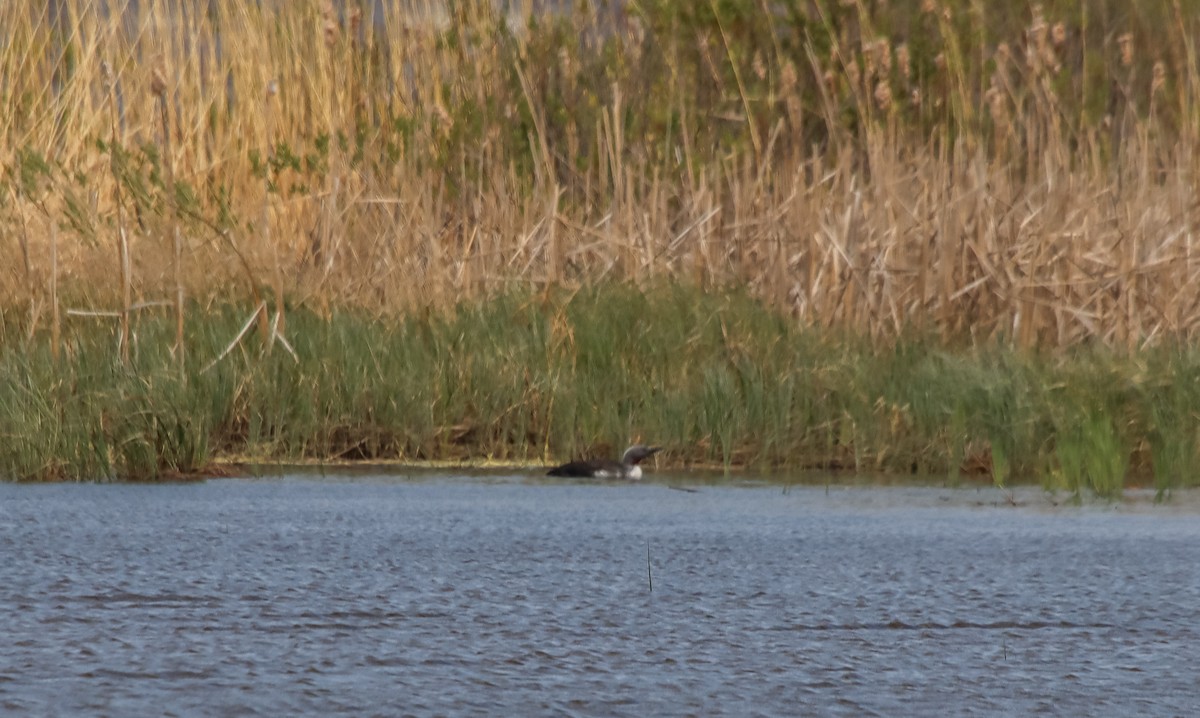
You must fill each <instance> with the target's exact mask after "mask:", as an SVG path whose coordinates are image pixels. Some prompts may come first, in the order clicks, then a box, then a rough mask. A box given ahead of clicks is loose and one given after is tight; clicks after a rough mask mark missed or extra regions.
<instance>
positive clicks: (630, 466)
mask: <svg viewBox="0 0 1200 718" xmlns="http://www.w3.org/2000/svg"><path fill="white" fill-rule="evenodd" d="M660 451H662V447H661V446H643V445H642V444H634V445H633V446H631V447H629V448H628V449H626V450H625V455H624V456H622V457H621V460H620V461H619V462H618V461H608V460H606V459H602V460H599V461H572V462H569V463H566V464H563V465H562V466H556V467H554V468H553V469H550V471H548V472H547V473H546V475H547V476H573V477H589V478H593V479H640V478H642V467H640V466H638V464H639V463H641V461H642V460H643V459H645V458H647V457H650V456H653V455H655V454H657V453H658V452H660Z"/></svg>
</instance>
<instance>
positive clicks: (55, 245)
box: [0, 0, 1200, 490]
mask: <svg viewBox="0 0 1200 718" xmlns="http://www.w3.org/2000/svg"><path fill="white" fill-rule="evenodd" d="M107 7H109V6H105V5H104V4H99V3H92V2H85V1H84V0H61V1H60V2H55V3H43V2H33V1H31V2H11V3H4V4H3V6H2V7H0V28H3V29H2V30H0V74H2V76H3V78H4V83H3V85H2V87H0V93H3V98H2V99H3V102H0V146H2V147H4V148H5V154H4V156H3V168H4V176H3V184H4V186H3V188H2V189H3V191H2V192H0V223H3V226H4V235H5V236H6V237H8V239H7V240H6V241H4V242H3V243H0V267H2V269H0V280H2V281H0V308H2V313H0V317H2V318H3V323H2V324H0V342H2V343H3V353H4V358H3V361H4V371H5V372H6V375H5V376H6V378H5V381H6V382H7V387H6V389H5V392H6V395H5V398H4V400H3V401H2V402H0V404H3V405H4V406H3V408H4V411H5V412H7V417H6V418H5V419H4V421H5V422H6V424H7V427H6V429H5V430H4V431H5V437H6V440H7V441H6V446H5V447H4V449H2V450H0V451H3V452H5V456H6V459H5V462H6V467H7V473H8V474H10V475H13V476H22V477H32V476H109V475H113V474H120V475H133V476H153V475H157V474H159V473H161V472H162V471H166V470H171V469H178V470H188V469H189V468H194V467H196V466H199V465H201V464H203V462H204V461H205V460H206V459H207V458H209V457H211V456H213V455H214V454H219V453H222V452H227V451H243V450H254V451H261V452H264V453H265V454H267V455H270V456H301V455H303V456H314V457H330V456H352V455H360V454H361V455H362V456H364V457H368V456H376V455H377V456H390V457H396V458H411V457H426V458H434V457H447V456H460V455H471V456H481V455H483V456H488V455H490V456H505V457H518V458H522V459H527V458H533V457H539V458H540V457H545V456H549V455H554V456H562V455H563V454H565V453H568V452H572V451H575V450H580V449H585V448H592V449H595V448H597V447H598V445H599V444H601V443H604V442H611V443H612V444H613V445H620V444H623V443H624V442H625V440H626V439H628V438H630V437H632V436H634V435H640V436H646V437H653V438H654V440H655V441H663V442H674V444H673V445H674V446H676V447H678V448H677V450H676V453H675V454H674V457H675V459H676V460H678V461H681V462H686V461H715V462H718V463H720V464H723V465H734V464H737V465H742V464H751V465H754V464H758V465H779V466H781V465H785V464H786V465H793V466H795V465H835V464H836V465H842V466H849V467H856V468H861V467H864V466H871V467H879V468H885V469H889V470H898V471H905V472H908V471H912V470H914V469H915V470H920V471H924V470H931V471H935V472H942V471H945V472H947V473H952V472H954V471H957V469H958V468H959V467H961V466H963V465H964V462H966V463H968V464H970V463H971V461H972V457H974V458H975V459H977V461H975V463H974V464H972V465H978V466H979V467H980V470H982V471H987V472H992V473H994V476H995V478H996V480H999V481H1004V480H1007V478H1008V477H1010V476H1013V475H1017V474H1026V473H1031V474H1034V475H1037V476H1041V477H1045V480H1046V481H1050V482H1063V483H1064V484H1079V485H1083V484H1091V485H1094V486H1114V485H1119V484H1120V483H1121V481H1122V480H1124V479H1125V478H1126V477H1127V476H1136V475H1139V472H1142V473H1143V474H1145V475H1151V474H1152V475H1153V476H1154V477H1155V480H1156V481H1161V482H1164V483H1163V485H1176V484H1178V483H1179V482H1181V481H1186V480H1187V477H1186V476H1185V475H1184V472H1185V467H1186V464H1187V462H1188V461H1190V460H1191V459H1192V458H1193V457H1194V454H1195V451H1196V436H1195V433H1196V422H1195V419H1194V417H1193V416H1192V413H1191V411H1190V410H1189V409H1188V407H1189V406H1194V405H1195V404H1194V402H1192V398H1193V397H1192V396H1191V393H1190V392H1192V389H1191V384H1189V383H1188V381H1189V380H1187V379H1186V377H1188V376H1190V374H1189V372H1191V371H1192V369H1191V367H1193V361H1192V359H1191V358H1190V353H1189V352H1188V350H1186V349H1184V348H1181V347H1185V346H1186V345H1187V343H1188V342H1189V341H1191V340H1192V338H1193V336H1194V335H1195V333H1196V331H1197V328H1198V327H1200V273H1198V271H1197V264H1198V260H1197V257H1196V250H1195V249H1194V245H1195V235H1196V227H1197V212H1198V207H1197V201H1196V191H1195V176H1196V169H1197V167H1198V165H1200V155H1198V153H1197V151H1198V148H1200V144H1198V139H1200V112H1198V111H1197V99H1198V98H1200V71H1198V69H1197V68H1198V66H1197V56H1196V41H1195V38H1196V37H1198V36H1200V33H1198V30H1200V10H1198V8H1197V7H1196V5H1195V3H1193V2H1190V1H1188V2H1185V1H1183V0H1174V1H1172V0H1161V1H1151V2H1140V3H1136V4H1134V5H1132V6H1131V5H1130V4H1129V3H1122V2H1116V1H1115V0H1087V1H1085V2H1082V3H1066V2H1045V3H1041V4H1031V5H1027V6H1020V7H1018V6H1009V5H1000V6H993V5H992V4H987V3H976V2H967V1H966V0H940V1H939V0H923V1H922V2H889V3H868V2H832V1H830V2H825V1H823V0H816V1H813V2H799V1H786V0H783V1H772V0H712V1H711V2H699V3H690V2H672V1H669V0H647V1H645V2H636V3H635V2H628V3H619V2H613V3H583V2H580V3H575V4H573V5H572V6H570V7H567V8H565V9H560V10H559V11H556V12H542V11H537V12H535V11H534V10H533V9H532V8H531V7H524V8H523V9H514V10H510V11H503V12H502V11H500V10H498V9H497V7H496V5H495V4H494V3H492V2H490V1H462V2H450V3H445V4H442V3H437V4H432V3H430V4H427V5H424V6H420V7H416V8H414V7H413V6H412V4H411V3H403V2H399V0H383V2H380V3H362V4H356V3H347V4H346V5H345V6H340V5H339V6H334V5H332V4H330V5H322V4H319V3H279V4H274V3H264V4H262V5H257V4H255V3H241V2H232V1H231V0H212V1H211V2H205V3H179V4H169V3H140V4H132V3H131V4H121V3H116V4H111V7H112V8H114V9H113V11H112V12H109V11H108V10H107V9H106V8H107ZM585 287H601V288H599V289H584V290H583V291H582V294H578V295H576V294H574V293H575V292H576V291H578V290H580V288H585ZM618 288H621V289H618ZM664 293H666V296H667V297H669V298H663V297H664ZM570 297H574V298H570ZM599 297H603V298H604V301H603V302H600V300H599ZM681 297H682V298H683V299H681ZM688 303H691V304H693V305H695V306H696V307H699V308H707V309H706V310H705V311H708V312H709V313H707V314H706V313H703V312H701V311H700V309H698V308H697V309H687V307H686V306H684V305H686V304H688ZM632 306H636V307H640V309H641V311H640V312H639V313H637V314H636V315H633V314H629V313H628V312H627V307H632ZM604 307H609V309H604ZM734 307H736V308H737V311H738V312H740V313H741V315H740V316H733V315H732V314H730V312H732V311H733V309H731V308H734ZM497 312H499V313H501V314H499V315H498V314H496V313H497ZM504 312H508V314H504ZM571 312H582V313H583V314H584V315H586V316H587V317H590V319H589V321H591V322H594V323H595V325H596V326H597V327H606V328H604V329H598V328H594V327H593V328H590V329H586V330H585V329H584V327H591V326H592V325H590V324H587V323H586V322H585V323H583V324H580V325H578V326H576V325H575V324H570V323H568V324H563V322H565V321H566V320H565V319H563V317H564V316H569V315H570V313H571ZM606 312H607V316H606ZM564 313H565V314H564ZM713 313H717V314H720V315H721V316H722V317H724V318H723V319H722V320H721V322H720V327H721V328H722V331H723V332H724V334H721V336H720V340H719V341H718V339H717V335H716V334H714V333H713V332H715V331H716V329H715V328H714V327H715V326H716V325H714V324H713V321H715V320H714V319H713V316H714V314H713ZM514 316H517V317H523V318H521V319H519V320H517V319H513V318H512V317H514ZM472 317H474V319H472ZM247 320H249V321H247ZM581 321H582V320H581ZM630 321H632V322H634V323H633V324H632V325H629V324H628V322H630ZM678 322H682V323H681V324H679V325H678V326H674V325H673V323H678ZM647 326H650V327H653V331H650V330H649V329H639V327H647ZM243 327H248V328H249V330H248V332H242V331H241V329H242V328H243ZM447 327H457V331H458V333H450V330H449V329H447ZM533 327H540V329H536V330H535V329H533ZM439 332H445V333H439ZM498 332H499V333H498ZM554 332H566V334H565V336H566V337H569V338H570V339H571V341H575V340H576V339H579V340H580V341H585V342H586V341H588V340H589V338H590V340H591V341H595V342H597V345H596V346H588V345H586V344H584V345H570V344H564V343H563V342H566V341H567V340H566V339H564V338H563V337H561V336H558V335H556V334H554ZM743 333H744V334H746V336H748V337H752V338H753V341H751V340H749V339H748V340H746V342H747V343H745V344H743V342H742V340H740V339H738V337H739V336H741V334H743ZM235 337H241V339H240V341H237V342H234V341H233V340H234V338H235ZM770 337H775V339H774V340H772V339H770ZM418 340H419V341H418ZM435 340H436V341H440V342H443V343H442V344H441V345H436V344H435ZM538 342H541V343H540V344H539V343H538ZM556 342H557V343H556ZM629 342H635V343H636V348H637V350H636V351H634V348H633V345H630V344H628V343H629ZM680 342H682V343H680ZM772 342H775V343H772ZM462 345H466V346H469V347H470V351H466V352H464V351H463V349H462ZM568 346H569V347H570V349H569V350H567V349H564V348H563V347H568ZM531 347H532V348H531ZM602 347H607V348H608V352H607V354H606V353H605V351H603V350H602ZM805 347H808V348H809V349H805ZM555 352H564V353H563V354H562V355H561V356H560V355H559V354H556V353H555ZM655 357H658V359H657V360H655V359H654V358H655ZM488 361H490V362H492V364H491V365H480V364H478V362H488ZM652 361H658V362H659V364H653V365H650V364H645V363H644V362H652ZM509 362H513V366H511V367H509V366H508V363H509ZM673 362H675V363H673ZM704 362H708V363H707V364H706V363H704ZM210 365H211V368H210V369H209V370H208V371H205V372H201V371H200V370H201V369H205V368H207V367H209V366H210ZM355 367H358V368H355ZM385 367H390V372H391V373H392V374H394V376H384V373H383V369H384V368H385ZM567 368H569V369H570V371H569V372H568V371H567ZM539 372H540V373H539ZM526 373H528V376H526ZM518 374H519V375H520V381H519V382H518V381H517V379H516V378H517V376H518ZM884 377H886V380H885V378H884ZM292 381H294V382H299V383H298V384H297V385H296V386H299V387H301V389H302V390H300V391H297V390H296V388H295V387H293V386H291V385H289V384H287V382H292ZM271 382H275V384H271ZM422 382H425V383H422ZM473 382H476V383H473ZM526 382H527V383H526ZM405 392H407V393H405ZM322 396H327V397H328V398H327V399H321V397H322ZM289 397H290V398H289ZM847 397H854V398H847ZM651 399H653V400H651ZM93 400H94V401H95V404H94V405H95V406H96V407H105V408H97V409H91V410H89V409H86V406H89V405H91V404H87V402H91V401H93ZM106 402H108V403H106ZM320 407H325V408H324V409H320ZM368 409H369V411H367V410H368ZM292 412H295V413H292ZM364 412H365V413H364ZM56 417H57V418H56ZM89 417H90V418H89ZM39 421H42V422H48V423H46V424H44V426H45V428H46V430H45V431H42V430H41V429H39V427H41V426H43V424H38V423H37V422H39ZM27 422H33V423H27ZM356 427H357V430H356ZM356 431H358V432H359V433H356ZM24 436H28V437H31V439H30V440H29V441H25V440H23V439H21V438H20V437H24ZM456 436H457V437H458V438H455V437H456ZM129 437H134V438H132V439H130V438H129ZM138 437H140V438H138ZM38 444H41V446H40V447H39V446H37V445H38ZM1072 447H1074V448H1072ZM1081 477H1088V478H1081ZM1103 490H1108V489H1103Z"/></svg>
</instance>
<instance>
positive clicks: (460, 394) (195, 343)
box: [0, 284, 1200, 496]
mask: <svg viewBox="0 0 1200 718" xmlns="http://www.w3.org/2000/svg"><path fill="white" fill-rule="evenodd" d="M189 309H196V308H194V307H193V308H189ZM248 311H249V309H248V307H242V308H241V311H234V310H233V309H232V308H229V307H226V308H224V309H221V310H218V311H214V312H211V313H210V314H209V315H208V317H207V321H205V322H189V323H188V325H187V326H188V334H187V336H186V337H185V340H186V342H187V343H188V345H189V346H190V347H192V348H193V350H192V351H191V352H189V353H188V355H187V357H186V358H185V372H183V374H182V375H181V373H180V372H179V371H178V367H177V360H176V358H175V356H174V355H173V354H172V352H171V347H172V344H173V338H174V333H175V323H174V318H173V316H172V312H171V311H169V310H166V309H163V310H160V311H157V312H152V313H144V314H142V315H139V317H138V319H137V320H136V321H135V322H134V331H135V333H136V334H137V335H138V336H139V341H138V342H137V343H135V344H133V345H132V352H131V356H130V362H129V363H128V364H127V365H122V364H121V363H120V362H118V361H115V360H114V355H113V352H114V347H115V346H116V342H117V340H118V338H119V333H120V331H119V328H118V327H117V326H115V325H112V324H97V323H88V324H81V325H79V326H78V327H76V328H73V329H71V330H70V331H68V332H67V333H66V335H65V336H64V352H63V357H64V359H63V360H62V361H60V362H59V364H58V365H55V364H54V362H52V361H51V360H50V357H49V356H48V353H49V349H48V347H47V346H46V345H45V344H44V343H42V344H39V345H38V347H37V348H36V350H28V349H22V348H20V347H10V348H8V349H6V350H4V351H2V352H0V393H2V394H3V395H4V396H6V397H9V400H7V401H5V402H0V435H2V436H3V437H4V441H3V442H0V476H4V477H8V478H17V479H26V480H44V479H63V478H87V479H93V480H94V479H113V478H121V479H144V480H150V479H162V478H171V477H179V476H187V475H192V474H195V473H197V472H203V471H205V470H207V469H209V468H211V467H212V466H213V465H214V462H220V461H230V460H233V461H246V460H252V461H258V462H267V463H270V462H285V463H286V462H292V461H305V460H309V461H319V462H339V461H388V462H414V461H427V460H432V459H436V460H443V461H464V462H468V463H479V462H481V461H487V460H493V461H505V462H512V463H516V464H520V465H525V466H529V465H532V466H537V465H539V464H540V465H546V464H551V463H553V462H556V461H558V460H562V459H564V458H566V457H570V456H579V455H597V456H612V455H617V454H618V453H619V452H620V451H621V450H622V449H623V448H624V446H625V445H626V443H627V442H628V441H630V440H638V439H642V440H652V441H654V442H656V443H661V444H663V445H665V446H666V447H667V449H666V451H665V452H664V454H663V456H662V458H661V459H660V460H656V461H658V467H657V470H658V471H667V470H670V469H679V468H685V467H708V468H713V469H720V468H725V469H738V470H751V471H754V472H759V473H765V474H766V475H771V474H773V473H775V472H776V471H779V472H780V473H779V476H780V478H781V479H782V480H787V481H794V480H796V479H797V477H798V476H799V475H801V474H802V472H803V470H805V469H813V470H822V471H824V472H828V471H831V470H844V471H850V472H857V473H865V474H873V473H880V472H881V473H886V474H891V475H896V476H912V477H915V478H916V479H917V480H920V481H944V482H949V483H952V484H958V483H962V482H972V481H976V480H982V481H995V482H997V483H999V484H1000V485H1007V484H1009V483H1015V482H1029V481H1040V482H1041V483H1042V484H1043V485H1044V486H1045V487H1046V488H1047V489H1050V490H1054V491H1065V492H1068V493H1072V494H1075V495H1082V494H1085V493H1098V494H1101V495H1105V496H1116V495H1119V493H1120V492H1121V490H1122V488H1123V487H1124V486H1126V485H1127V484H1129V483H1131V482H1132V483H1134V484H1141V485H1153V486H1156V487H1157V488H1158V489H1159V490H1160V491H1161V492H1163V493H1164V494H1165V493H1166V492H1169V491H1171V490H1173V489H1175V488H1180V487H1186V486H1192V485H1194V484H1195V482H1196V480H1197V479H1196V474H1195V472H1194V471H1193V470H1192V469H1193V467H1194V466H1195V465H1196V462H1197V460H1198V459H1200V456H1197V453H1198V451H1200V449H1198V444H1197V435H1198V431H1200V421H1198V420H1197V418H1196V415H1195V411H1194V407H1195V406H1196V405H1197V402H1200V389H1198V387H1200V381H1197V378H1198V377H1200V353H1197V352H1196V351H1195V350H1193V349H1190V348H1180V347H1175V348H1167V347H1163V346H1159V347H1155V348H1152V349H1147V350H1145V351H1143V352H1141V353H1140V354H1139V356H1138V357H1137V358H1136V359H1135V358H1131V357H1128V356H1124V355H1121V354H1118V353H1117V352H1115V351H1114V350H1110V349H1106V348H1102V347H1090V348H1086V349H1085V348H1080V349H1076V350H1074V351H1073V352H1072V355H1071V356H1063V355H1061V354H1057V353H1032V352H1028V351H1020V350H1016V349H1013V348H1011V347H1009V346H1007V345H995V346H990V347H980V348H977V349H975V350H973V351H969V352H962V351H957V352H950V351H947V350H946V349H945V348H943V347H942V343H941V341H940V340H938V339H937V338H936V337H933V336H925V337H921V336H916V335H909V336H908V337H906V338H905V339H904V340H902V341H900V342H898V343H897V344H896V346H895V350H894V351H891V352H878V351H876V350H875V349H874V347H873V345H872V343H871V342H870V341H869V340H867V339H866V338H863V337H835V336H830V335H829V334H828V333H825V332H820V331H815V330H813V329H806V328H802V327H799V326H798V325H797V324H796V323H795V322H794V321H792V320H790V319H788V318H786V317H784V316H782V315H781V314H779V313H778V312H776V311H774V310H771V309H768V308H766V307H764V305H763V304H762V303H761V301H759V300H758V299H756V298H754V297H752V296H751V295H749V294H748V293H747V292H745V291H737V290H730V291H728V292H724V293H721V294H720V295H717V294H714V293H712V292H710V291H705V290H701V289H698V288H696V287H693V286H685V285H678V284H656V285H654V286H652V287H649V288H647V289H646V290H644V291H631V290H630V289H629V288H628V287H627V286H623V285H613V286H607V287H601V288H594V289H587V290H583V291H580V292H571V291H567V290H555V291H552V292H536V293H531V292H527V291H519V292H513V293H508V294H505V295H501V296H498V297H496V298H495V299H494V300H493V301H491V302H488V303H483V304H481V303H478V302H468V303H466V304H463V305H462V306H460V307H458V308H457V309H455V310H453V311H450V312H446V313H437V314H421V313H417V314H411V315H406V316H405V317H403V318H380V317H378V316H375V315H373V314H372V313H369V312H367V311H365V310H344V309H337V310H334V312H333V315H332V316H331V317H325V316H322V315H320V314H318V313H316V312H314V311H312V310H307V309H298V310H295V311H293V312H291V314H290V327H291V328H292V333H293V335H294V336H295V350H296V355H297V356H298V359H293V358H292V357H291V356H290V355H288V354H287V353H285V352H275V353H272V354H271V355H269V356H266V357H263V356H260V354H259V353H258V352H257V351H248V350H244V349H239V350H237V351H233V352H230V353H228V354H227V355H225V356H224V358H223V359H221V360H220V361H219V362H217V363H215V364H210V363H209V357H213V356H217V355H218V354H220V352H221V351H222V350H223V348H224V347H225V345H226V342H227V341H228V337H229V336H230V335H231V334H233V333H234V332H235V331H236V328H237V327H238V325H240V324H242V323H243V320H244V317H245V316H246V314H247V313H248Z"/></svg>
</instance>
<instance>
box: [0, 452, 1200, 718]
mask: <svg viewBox="0 0 1200 718" xmlns="http://www.w3.org/2000/svg"><path fill="white" fill-rule="evenodd" d="M680 488H690V489H692V490H691V491H680V490H675V489H680ZM1150 496H1151V495H1142V494H1136V495H1131V498H1130V499H1129V500H1127V501H1125V502H1120V503H1090V504H1085V505H1083V506H1075V505H1071V504H1068V503H1064V502H1063V501H1061V500H1055V499H1054V498H1053V497H1049V496H1047V495H1045V494H1042V493H1041V492H1038V491H1036V490H1034V489H1022V490H1018V491H1017V492H1016V493H1015V494H1008V493H1006V492H1001V491H998V490H995V489H990V488H989V489H975V488H959V489H949V488H932V487H926V488H880V487H875V488H863V487H846V486H836V485H835V486H831V487H829V488H825V487H792V488H788V489H783V488H781V487H780V486H778V485H771V486H767V485H755V484H753V483H748V484H739V485H729V484H724V485H711V484H705V485H699V484H688V483H687V482H686V480H685V479H682V478H680V479H673V478H671V477H662V476H656V477H654V478H653V480H650V481H646V482H641V483H635V484H626V483H590V482H583V483H571V482H565V481H563V482H558V481H554V482H552V481H547V480H545V479H543V478H541V477H533V476H529V475H524V474H517V473H480V474H473V475H471V476H461V475H455V474H452V473H448V472H421V473H419V474H411V475H406V476H383V475H370V474H367V475H360V474H356V475H353V476H351V475H339V476H324V477H319V476H292V477H281V478H267V479H254V480H241V479H234V480H215V481H208V482H204V483H197V484H177V485H109V486H99V485H78V484H58V485H0V548H2V551H3V555H4V557H5V560H4V561H3V562H2V563H0V607H2V610H3V612H4V615H5V623H6V630H5V632H4V636H3V638H2V639H0V640H2V641H3V644H4V650H3V651H2V652H0V711H3V712H6V713H12V714H27V715H53V714H56V715H67V714H75V715H92V714H106V715H125V716H136V715H151V714H152V715H222V716H225V715H285V714H290V715H296V714H307V715H329V714H342V715H373V714H379V715H401V714H405V713H412V714H418V715H429V714H448V715H472V714H475V715H548V714H554V715H688V714H692V715H755V714H759V715H785V714H786V715H797V714H822V715H854V716H859V715H901V714H903V715H931V714H942V713H945V712H946V711H947V710H949V711H950V712H951V713H953V714H973V715H1024V714H1031V713H1043V714H1050V715H1056V714H1088V715H1132V714H1139V715H1183V714H1188V713H1190V712H1191V711H1192V710H1193V708H1194V705H1195V698H1196V696H1197V695H1200V680H1198V679H1197V677H1196V673H1195V671H1194V670H1191V669H1190V668H1189V666H1193V665H1195V663H1196V662H1197V661H1198V660H1200V640H1197V639H1198V638H1200V637H1198V636H1197V625H1198V624H1197V620H1196V617H1197V610H1198V608H1197V607H1200V572H1198V571H1197V570H1196V562H1195V558H1194V554H1195V547H1196V546H1197V541H1198V540H1200V502H1198V501H1197V500H1196V497H1194V496H1192V495H1191V494H1190V493H1183V494H1177V495H1176V497H1175V500H1174V501H1173V502H1171V503H1169V504H1166V505H1155V504H1153V503H1152V502H1151V501H1149V500H1148V498H1149V497H1150ZM1010 500H1011V501H1015V502H1016V504H1017V505H1016V506H1013V505H1012V503H1011V501H1010Z"/></svg>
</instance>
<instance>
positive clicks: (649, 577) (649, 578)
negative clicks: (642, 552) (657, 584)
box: [646, 539, 654, 593]
mask: <svg viewBox="0 0 1200 718" xmlns="http://www.w3.org/2000/svg"><path fill="white" fill-rule="evenodd" d="M646 581H647V582H648V583H649V584H650V592H651V593H654V576H653V575H652V574H651V573H650V539H646Z"/></svg>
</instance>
